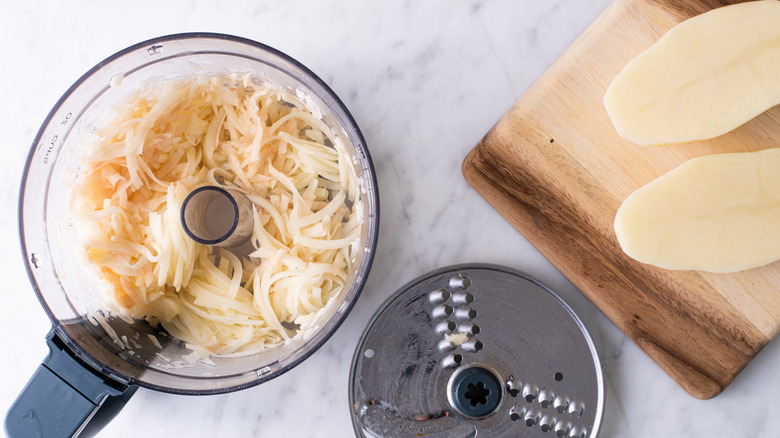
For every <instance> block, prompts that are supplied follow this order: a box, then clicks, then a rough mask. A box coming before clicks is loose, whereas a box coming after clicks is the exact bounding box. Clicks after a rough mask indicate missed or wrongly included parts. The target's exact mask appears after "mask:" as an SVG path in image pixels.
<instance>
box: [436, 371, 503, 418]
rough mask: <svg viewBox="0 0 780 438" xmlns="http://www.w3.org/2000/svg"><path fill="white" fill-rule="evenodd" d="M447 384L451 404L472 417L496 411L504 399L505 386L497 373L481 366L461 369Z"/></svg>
mask: <svg viewBox="0 0 780 438" xmlns="http://www.w3.org/2000/svg"><path fill="white" fill-rule="evenodd" d="M447 386H448V398H449V401H450V405H452V407H453V409H455V410H456V411H458V412H459V413H461V414H463V415H465V416H467V417H471V418H483V417H487V416H488V415H490V414H492V413H494V412H495V411H497V410H498V408H499V406H501V401H502V400H503V399H504V391H503V386H502V385H501V383H500V380H499V379H498V376H496V373H495V372H493V371H492V370H489V369H487V368H484V367H481V366H472V367H468V368H461V369H459V370H458V371H457V372H455V374H453V375H452V377H450V381H449V384H448V385H447Z"/></svg>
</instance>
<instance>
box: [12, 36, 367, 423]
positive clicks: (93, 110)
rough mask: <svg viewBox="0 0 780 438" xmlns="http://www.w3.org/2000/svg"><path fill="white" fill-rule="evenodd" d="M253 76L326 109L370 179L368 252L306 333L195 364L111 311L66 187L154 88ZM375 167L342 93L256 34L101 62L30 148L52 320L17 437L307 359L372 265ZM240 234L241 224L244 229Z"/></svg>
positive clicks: (30, 244) (33, 220)
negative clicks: (139, 395) (143, 89)
mask: <svg viewBox="0 0 780 438" xmlns="http://www.w3.org/2000/svg"><path fill="white" fill-rule="evenodd" d="M246 73H249V74H251V75H252V76H253V77H254V78H257V79H260V80H262V81H265V82H267V83H270V84H274V85H276V86H279V87H282V88H284V89H285V90H286V91H288V92H289V93H291V94H293V95H298V96H303V98H304V99H306V100H307V102H309V103H313V104H314V106H315V107H317V108H319V109H320V110H321V112H322V120H323V121H324V122H325V123H326V124H327V125H328V126H329V127H331V128H332V129H333V130H334V131H335V135H336V137H337V138H338V139H340V140H341V141H343V144H344V146H345V148H346V150H347V152H348V155H349V158H350V160H349V163H347V164H348V165H349V166H352V167H353V168H354V171H355V174H356V175H357V177H358V179H359V180H360V184H361V202H359V203H355V204H354V208H358V209H360V210H361V211H360V212H359V213H360V214H361V216H362V217H363V225H362V235H361V238H360V245H361V248H360V251H359V252H358V256H357V260H355V263H354V268H353V269H352V271H351V272H349V279H348V281H347V282H346V285H345V287H344V289H343V290H342V291H341V292H340V293H339V294H338V295H337V296H335V297H334V298H333V299H332V301H331V302H330V303H329V305H328V306H326V307H325V309H324V310H323V313H322V315H320V316H319V318H318V319H317V320H316V322H315V323H314V324H313V325H312V326H311V327H310V328H308V329H304V330H302V331H301V333H299V334H298V336H295V337H294V338H292V339H291V340H289V341H287V342H285V343H284V344H283V345H280V346H277V347H274V348H271V349H268V350H264V351H262V352H259V353H254V354H250V355H246V356H238V357H220V356H211V357H208V358H202V359H200V360H193V359H192V356H191V355H192V351H191V350H190V349H189V348H187V347H186V346H185V345H184V344H183V343H182V342H180V341H178V340H177V339H174V338H173V337H172V336H170V335H167V333H165V332H164V331H163V330H162V329H160V328H158V327H153V326H151V325H150V324H148V323H147V322H146V321H143V320H131V319H128V318H126V317H118V316H116V315H114V314H112V313H111V312H108V311H106V310H105V309H104V308H102V307H101V302H100V299H99V297H98V294H97V293H96V290H97V289H98V287H97V284H96V280H95V279H93V278H92V277H90V276H89V275H88V274H87V273H86V272H85V269H84V268H83V266H81V265H80V262H79V261H78V260H79V259H78V257H75V256H74V254H75V252H76V248H77V244H78V239H77V236H76V230H75V224H74V223H73V221H72V220H71V219H69V218H70V215H68V214H67V209H68V205H67V203H68V201H67V200H68V199H69V197H68V196H67V190H68V186H69V184H70V183H71V182H72V181H73V180H74V179H75V178H76V175H77V172H78V167H79V161H78V159H79V156H80V153H81V151H82V150H83V148H84V147H85V144H86V142H85V141H84V139H85V138H86V137H87V136H89V135H90V134H92V133H93V132H94V131H95V130H96V129H98V128H99V127H100V126H101V123H102V122H103V121H104V120H105V117H108V116H109V115H110V112H111V111H110V110H111V108H112V106H113V105H114V104H115V103H117V102H118V101H120V100H121V98H122V97H123V96H124V95H126V94H127V93H128V92H129V91H132V90H134V89H135V88H136V87H138V86H139V85H141V84H143V83H147V82H148V81H150V80H151V81H155V80H158V79H159V80H164V79H169V78H178V77H183V76H193V75H205V74H220V75H231V74H238V75H242V74H246ZM378 209H379V204H378V193H377V187H376V177H375V174H374V168H373V164H372V162H371V158H370V156H369V153H368V150H367V149H366V146H365V141H364V139H363V137H362V135H361V133H360V130H359V129H358V127H357V126H356V124H355V121H354V120H353V118H352V117H351V115H350V114H349V112H348V111H347V109H346V108H345V106H344V104H343V103H342V102H341V101H340V100H339V99H338V97H337V96H336V95H335V94H334V93H333V91H332V90H330V88H329V87H328V86H327V85H326V84H325V83H324V82H323V81H322V80H320V79H319V78H318V77H317V76H315V75H314V74H313V73H312V72H311V71H309V70H308V69H307V68H306V67H304V66H303V65H301V64H300V63H298V62H296V61H295V60H293V59H292V58H290V57H289V56H287V55H285V54H283V53H281V52H279V51H277V50H275V49H273V48H270V47H267V46H265V45H263V44H260V43H257V42H254V41H250V40H247V39H243V38H239V37H235V36H229V35H222V34H209V33H188V34H176V35H170V36H164V37H160V38H155V39H152V40H149V41H144V42H141V43H139V44H136V45H133V46H131V47H129V48H127V49H125V50H122V51H120V52H118V53H116V54H115V55H113V56H111V57H109V58H107V59H106V60H104V61H102V62H101V63H99V64H98V65H96V66H95V67H94V68H92V69H91V70H90V71H88V72H87V73H86V74H85V75H84V76H82V77H81V78H80V79H79V80H78V81H76V83H75V84H74V85H73V86H72V87H71V88H70V89H69V90H68V91H67V92H66V93H65V94H64V95H63V97H62V98H61V99H60V100H59V101H58V102H57V104H56V105H55V106H54V108H53V109H52V110H51V112H50V113H49V115H48V116H47V118H46V120H45V121H44V123H43V125H42V127H41V128H40V130H39V132H38V134H37V135H36V137H35V141H34V143H33V145H32V148H31V150H30V153H29V156H28V159H27V163H26V167H25V170H24V176H23V179H22V183H21V190H20V201H19V227H20V238H21V246H22V253H23V256H24V258H25V261H26V267H27V272H28V275H29V278H30V281H31V283H32V285H33V289H34V290H35V293H36V294H37V296H38V298H39V300H40V302H41V305H42V307H43V309H44V310H45V311H46V313H47V314H48V316H49V318H50V319H51V321H52V330H51V332H50V333H49V334H48V336H47V344H48V346H49V348H50V350H51V351H50V354H49V355H48V356H47V357H46V358H45V359H44V361H43V363H42V364H41V366H40V367H39V368H38V370H37V371H36V372H35V373H34V374H33V376H32V378H31V379H30V381H29V383H28V384H27V386H26V387H25V389H24V390H23V392H22V393H21V394H20V395H19V397H18V398H17V400H16V402H15V403H14V405H13V406H12V407H11V409H10V410H9V412H8V414H7V417H6V420H5V429H6V433H7V434H8V435H9V436H10V437H19V436H40V437H51V436H80V437H83V436H92V435H94V434H95V433H96V432H97V431H99V429H100V427H101V426H102V425H103V424H105V422H106V421H108V420H110V418H112V417H113V416H114V415H115V414H116V413H117V412H118V411H119V409H121V407H122V406H123V405H124V404H125V402H126V401H127V400H128V399H129V398H130V396H132V394H133V393H134V391H135V390H136V388H138V387H145V388H149V389H153V390H157V391H163V392H169V393H175V394H189V395H201V394H217V393H225V392H230V391H236V390H240V389H244V388H248V387H251V386H254V385H257V384H260V383H262V382H265V381H267V380H269V379H272V378H275V377H277V376H279V375H281V374H282V373H284V372H285V371H288V370H290V369H291V368H292V367H294V366H296V365H297V364H299V363H300V362H301V361H303V360H305V359H306V358H307V357H309V356H310V355H311V354H312V353H314V351H316V350H317V349H318V348H319V347H320V346H322V345H323V343H324V342H325V341H326V340H327V339H328V338H329V337H330V336H331V335H332V334H333V333H334V331H335V330H336V329H337V328H338V326H339V325H340V324H341V322H342V321H343V320H344V318H345V317H346V316H347V314H348V313H349V311H350V310H351V308H352V307H353V305H354V303H355V301H356V299H357V297H358V295H359V294H360V291H361V289H362V287H363V286H364V284H365V282H366V278H367V275H368V272H369V269H370V266H371V263H372V259H373V256H374V252H375V246H376V242H377V233H378V220H379V211H378ZM234 228H235V227H234Z"/></svg>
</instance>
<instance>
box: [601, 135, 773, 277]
mask: <svg viewBox="0 0 780 438" xmlns="http://www.w3.org/2000/svg"><path fill="white" fill-rule="evenodd" d="M614 225H615V233H616V234H617V238H618V242H619V243H620V246H621V247H622V249H623V251H624V252H625V253H626V254H628V255H629V256H630V257H632V258H634V259H636V260H638V261H640V262H644V263H649V264H652V265H655V266H659V267H661V268H666V269H696V270H702V271H710V272H719V273H727V272H737V271H743V270H746V269H751V268H755V267H758V266H762V265H765V264H768V263H771V262H773V261H775V260H778V259H780V148H775V149H766V150H763V151H759V152H743V153H731V154H716V155H709V156H704V157H698V158H694V159H691V160H689V161H687V162H685V163H683V164H682V165H680V166H679V167H677V168H675V169H673V170H672V171H670V172H668V173H667V174H665V175H663V176H661V177H660V178H658V179H656V180H654V181H652V182H650V183H649V184H647V185H645V186H644V187H642V188H640V189H639V190H637V191H635V192H634V193H632V194H631V195H630V196H629V197H628V198H626V200H625V201H624V202H623V204H622V205H621V206H620V208H619V209H618V212H617V215H616V217H615V224H614Z"/></svg>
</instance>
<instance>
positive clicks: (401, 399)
mask: <svg viewBox="0 0 780 438" xmlns="http://www.w3.org/2000/svg"><path fill="white" fill-rule="evenodd" d="M349 397H350V405H351V408H352V424H353V426H354V428H355V432H356V434H357V436H359V437H381V438H389V437H431V438H444V437H446V438H466V437H512V438H516V437H537V436H538V437H595V436H597V434H598V429H599V426H600V424H601V417H602V411H603V406H604V380H603V375H602V371H601V364H600V361H599V358H598V354H597V352H596V349H595V346H594V344H593V341H592V339H591V337H590V335H589V334H588V332H587V330H586V329H585V326H584V325H583V324H582V321H580V319H579V318H578V317H577V315H576V314H574V312H573V311H572V309H571V308H570V307H569V306H568V305H567V304H566V303H565V302H563V300H561V299H560V298H559V297H558V296H557V295H556V294H555V293H554V292H552V291H551V290H550V289H548V288H547V287H545V286H544V285H542V284H541V283H539V282H537V281H536V280H533V279H532V278H529V277H528V276H526V275H524V274H522V273H520V272H517V271H515V270H512V269H509V268H505V267H501V266H496V265H486V264H469V265H457V266H450V267H446V268H442V269H438V270H436V271H433V272H431V273H428V274H426V275H423V276H422V277H419V278H417V279H415V280H413V281H412V282H410V283H408V284H406V285H405V286H403V287H402V288H401V289H400V290H398V291H397V292H396V293H395V294H394V295H393V296H391V297H390V298H389V299H388V300H387V301H386V302H385V303H384V304H383V305H382V307H381V308H380V309H379V310H378V311H377V313H376V314H375V315H374V316H373V318H372V320H371V322H370V323H369V325H368V327H367V328H366V330H365V332H364V333H363V336H362V338H361V340H360V342H359V344H358V347H357V350H356V351H355V355H354V357H353V360H352V368H351V375H350V388H349Z"/></svg>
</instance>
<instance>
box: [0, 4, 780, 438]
mask: <svg viewBox="0 0 780 438" xmlns="http://www.w3.org/2000/svg"><path fill="white" fill-rule="evenodd" d="M608 3H609V0H568V1H561V0H555V1H547V0H535V1H532V0H523V1H510V0H493V1H461V2H455V1H449V0H436V1H433V0H432V1H406V2H370V1H360V0H349V1H332V0H324V1H323V0H308V1H297V2H282V1H277V2H265V1H249V0H242V1H235V2H224V1H222V2H216V1H200V2H197V3H196V2H185V1H172V2H162V1H134V2H121V3H119V2H114V3H109V2H98V1H81V0H76V1H69V2H56V1H43V2H29V1H28V2H22V1H13V2H6V3H4V4H3V7H2V8H1V9H2V10H1V11H0V40H2V41H3V42H4V43H3V48H2V52H0V53H2V59H3V63H2V68H0V98H1V99H2V105H0V132H1V133H2V142H1V143H0V148H2V151H3V153H4V154H5V155H4V157H3V159H2V160H0V182H1V184H0V209H2V212H3V213H2V215H0V239H2V240H0V241H2V243H3V245H4V247H5V248H6V249H7V251H6V252H4V253H0V272H1V273H2V275H3V283H4V287H3V292H2V293H0V345H1V346H2V353H1V354H0V411H2V412H3V413H5V411H6V410H7V409H8V407H9V406H10V404H11V402H12V401H13V399H14V397H15V396H16V394H18V393H19V391H20V390H21V389H22V387H23V386H24V384H25V382H26V381H27V379H28V378H29V377H30V375H31V374H32V372H33V371H34V370H35V368H36V367H37V366H38V364H39V363H40V361H41V359H43V358H44V355H45V354H46V347H45V343H44V336H45V335H46V333H47V331H48V330H49V327H50V324H49V321H48V320H47V318H46V316H45V314H44V312H43V310H42V309H41V307H40V305H39V304H38V301H37V299H36V297H35V295H34V293H33V291H32V288H31V287H30V285H29V282H28V279H27V276H26V274H25V270H24V266H23V261H22V257H21V252H20V250H19V243H18V237H17V235H18V234H17V227H18V226H17V220H16V209H17V194H18V187H19V181H20V178H21V174H22V168H23V165H24V160H25V157H26V154H27V151H28V148H29V146H30V144H31V142H32V139H33V137H34V135H35V132H36V130H37V129H38V127H39V126H40V124H41V122H42V121H43V119H44V118H45V116H46V114H47V112H48V111H49V109H50V108H51V106H52V105H53V104H54V103H55V102H56V100H57V99H58V98H59V96H60V95H61V94H62V93H63V92H64V91H65V90H66V89H67V88H68V86H69V85H70V84H71V83H72V82H73V81H74V80H76V79H77V78H78V77H79V76H80V75H81V74H82V73H84V72H85V71H86V70H88V69H89V68H91V67H92V66H93V65H95V64H96V63H97V62H99V61H101V60H102V59H104V58H105V57H107V56H108V55H110V54H112V53H114V52H116V51H118V50H120V49H122V48H124V47H126V46H128V45H131V44H133V43H136V42H139V41H142V40H145V39H148V38H152V37H155V36H159V35H163V34H170V33H177V32H190V31H211V32H222V33H230V34H235V35H239V36H243V37H246V38H250V39H254V40H256V41H260V42H263V43H265V44H268V45H270V46H272V47H275V48H277V49H279V50H282V51H284V52H286V53H287V54H289V55H291V56H293V57H294V58H296V59H298V60H299V61H301V62H302V63H303V64H305V65H307V66H308V67H309V68H311V69H312V70H314V71H315V72H316V73H317V74H318V75H320V76H321V77H322V78H323V79H324V80H325V81H326V82H327V83H329V84H330V85H331V87H332V88H333V89H334V90H335V91H336V93H337V94H339V95H340V97H341V98H342V100H344V102H345V103H346V105H347V107H348V108H349V109H350V111H351V112H352V114H353V115H354V117H355V119H356V120H357V122H358V124H359V125H360V127H361V128H362V130H363V133H364V135H365V137H366V140H367V142H368V145H369V149H370V151H371V153H372V155H373V159H374V163H375V165H376V171H377V174H378V179H379V186H380V197H381V209H382V211H381V219H382V220H381V232H380V246H379V249H378V252H377V255H376V259H375V263H374V268H373V270H372V272H371V276H370V279H369V282H368V284H367V286H366V288H365V290H364V292H363V294H362V296H361V298H360V299H359V301H358V303H357V305H356V307H355V308H354V310H353V312H352V313H351V314H350V316H349V317H348V318H347V320H346V322H345V323H344V324H343V325H342V327H341V328H340V329H339V331H338V332H337V333H336V335H335V336H334V337H333V338H331V340H330V341H329V342H328V343H327V344H326V345H325V346H324V347H323V348H322V349H321V350H319V351H318V352H317V353H316V354H314V355H313V356H312V357H311V358H310V359H309V360H307V361H306V362H304V363H303V364H302V365H300V366H298V367H297V368H295V369H293V370H292V371H290V372H289V373H287V374H285V375H283V376H281V377H280V378H278V379H275V380H273V381H271V382H268V383H266V384H262V385H260V386H257V387H254V388H251V389H247V390H244V391H239V392H235V393H230V394H224V395H218V396H200V397H194V396H175V395H170V394H164V393H159V392H154V391H150V390H145V389H141V390H139V391H138V392H137V393H136V395H135V396H134V397H133V398H132V400H131V401H130V402H129V404H128V405H127V406H126V407H125V409H124V410H123V411H122V412H121V413H120V414H119V416H118V417H117V418H116V419H115V420H114V421H113V422H112V423H111V424H110V425H109V426H108V427H107V428H106V429H104V432H103V433H102V434H101V436H106V437H131V436H132V437H134V436H152V437H156V436H176V437H178V436H193V437H206V436H223V437H254V436H295V437H323V436H327V437H348V436H353V430H352V425H351V422H350V414H349V412H350V410H349V406H348V403H347V381H348V375H349V364H350V360H351V357H352V353H353V351H354V349H355V346H356V343H357V341H358V338H359V336H360V334H361V332H362V331H363V328H364V327H365V326H366V324H367V322H368V320H369V318H370V316H371V315H372V314H373V312H374V311H375V310H376V309H377V308H378V307H379V305H380V304H381V303H382V302H383V301H384V299H385V298H387V297H388V296H389V295H390V294H392V293H393V292H394V291H395V290H396V289H397V288H398V287H399V286H401V285H402V284H403V283H405V282H406V281H408V280H411V279H412V278H415V277H416V276H418V275H421V274H423V273H425V272H427V271H429V270H432V269H434V268H438V267H442V266H446V265H450V264H454V263H465V262H487V263H497V264H502V265H506V266H510V267H512V268H516V269H519V270H521V271H525V272H527V273H529V274H530V275H532V276H534V277H536V278H537V279H538V280H540V281H542V282H543V283H546V284H547V285H548V286H550V287H551V288H552V289H553V290H555V291H556V292H557V293H558V294H559V295H560V296H562V297H563V298H564V299H565V300H566V301H568V302H569V304H570V305H571V306H572V307H573V308H574V309H575V311H576V312H578V313H579V315H580V316H581V317H582V319H583V320H584V321H585V323H586V325H587V326H588V328H589V330H590V331H591V334H592V335H593V337H594V340H595V343H596V345H597V347H598V348H599V350H600V356H601V359H602V362H603V367H604V372H605V377H606V406H605V411H604V421H603V425H602V434H601V436H604V437H613V436H614V437H617V436H621V437H622V436H626V437H658V436H724V437H725V436H729V437H736V436H779V435H780V416H778V415H775V414H773V413H772V412H774V409H773V407H774V403H775V401H776V400H777V399H778V398H780V367H778V366H777V363H780V345H779V344H778V343H777V342H773V343H770V344H769V345H768V346H767V347H766V348H765V349H764V351H762V352H761V353H760V354H759V355H758V357H756V358H755V360H753V362H752V363H751V364H750V365H749V366H748V367H747V368H746V369H745V370H744V371H743V372H742V373H741V374H740V375H739V376H738V377H737V379H736V380H735V381H734V382H733V383H732V384H731V386H729V387H728V388H727V389H726V390H725V391H724V392H723V393H722V394H721V395H719V396H717V397H715V398H714V399H712V400H706V401H702V400H696V399H694V398H692V397H691V396H689V395H688V394H687V393H685V392H684V391H683V390H682V389H680V388H679V387H678V386H677V385H676V384H675V383H674V382H673V381H672V380H671V379H670V378H669V377H667V376H666V375H665V374H664V373H663V372H662V371H661V370H660V369H659V368H658V367H657V366H656V365H655V364H654V363H653V362H652V361H651V360H650V359H648V358H647V357H646V356H645V355H644V354H643V353H642V352H641V351H640V350H639V349H638V348H637V347H636V346H635V345H634V344H633V343H631V342H630V341H628V340H627V338H626V337H625V336H624V335H623V334H622V333H621V332H620V331H619V330H618V329H617V328H616V327H615V326H614V325H613V324H612V323H611V322H610V321H608V320H607V319H606V318H605V317H604V316H603V315H602V314H601V312H599V311H598V310H597V309H596V308H595V307H594V306H593V305H592V304H591V303H590V302H589V301H588V300H587V299H585V298H584V297H583V295H582V294H581V293H580V292H579V291H578V290H577V289H576V288H575V287H573V286H572V285H571V283H569V281H568V280H567V279H566V278H564V277H563V276H562V275H561V274H560V273H559V272H558V271H557V270H556V269H555V268H554V267H553V266H552V265H551V264H550V263H549V262H547V261H546V260H545V259H544V257H542V256H541V255H540V254H539V253H538V252H537V251H536V250H535V249H534V248H533V247H532V246H531V245H530V244H528V243H527V242H526V240H525V239H524V238H523V237H522V236H521V235H520V234H519V233H517V232H516V231H515V230H514V229H513V228H512V227H511V226H510V225H509V224H508V223H507V222H506V221H505V220H504V219H503V218H501V217H500V216H499V215H498V213H496V212H495V211H494V210H493V209H492V208H491V207H490V206H489V205H488V204H487V203H486V202H485V201H484V200H483V199H482V198H481V197H480V196H479V195H477V194H476V193H475V192H474V191H473V190H472V189H471V188H470V187H469V186H468V185H467V184H466V182H465V180H464V179H463V176H462V174H461V170H460V166H461V163H462V160H463V158H464V157H465V155H466V154H467V153H468V151H469V150H470V149H471V148H472V147H473V146H474V144H475V143H476V142H477V141H478V140H479V139H480V138H481V137H482V136H483V135H484V134H485V132H486V131H487V130H488V129H489V128H490V127H491V126H492V125H493V124H494V123H495V122H496V121H497V120H498V119H499V118H500V117H501V115H502V114H503V113H504V112H505V111H506V110H507V109H508V108H509V107H510V106H511V105H512V103H513V102H514V101H515V100H516V99H518V98H519V97H520V96H521V95H522V94H523V92H524V91H525V90H526V89H527V88H528V87H529V86H530V85H531V84H532V83H533V82H534V80H535V79H536V78H537V77H538V76H539V75H540V74H541V73H542V72H543V71H544V70H545V69H546V68H547V67H548V66H549V65H550V64H551V63H552V62H553V61H554V60H555V59H556V58H557V57H558V56H559V54H560V53H561V52H562V51H563V50H564V49H565V48H566V47H567V46H568V45H569V44H570V43H571V42H573V41H574V39H575V38H576V37H577V36H578V35H579V34H580V33H581V32H582V31H583V30H584V29H585V28H586V27H587V26H588V25H589V24H590V23H591V22H592V21H593V20H594V19H595V18H596V17H597V16H598V15H599V14H600V13H601V12H602V11H603V10H604V8H606V6H607V5H608Z"/></svg>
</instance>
